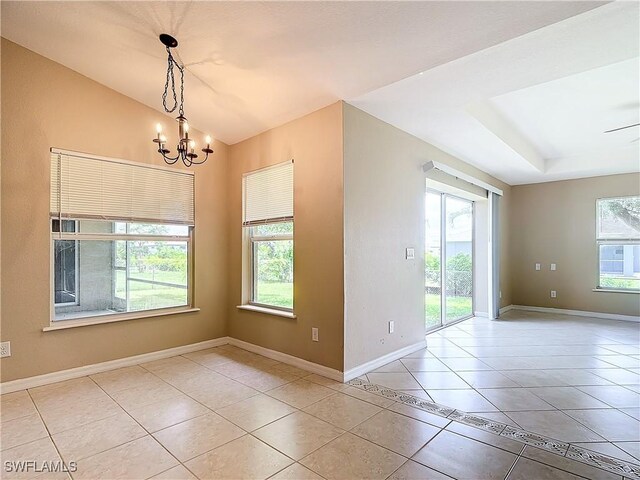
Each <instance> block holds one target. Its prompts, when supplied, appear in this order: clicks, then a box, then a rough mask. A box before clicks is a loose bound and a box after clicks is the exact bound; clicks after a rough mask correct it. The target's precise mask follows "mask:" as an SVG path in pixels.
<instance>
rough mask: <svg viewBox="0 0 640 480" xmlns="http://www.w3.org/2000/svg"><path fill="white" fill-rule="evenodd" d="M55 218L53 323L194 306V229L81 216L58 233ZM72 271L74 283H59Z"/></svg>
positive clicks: (53, 230) (53, 233)
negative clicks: (191, 292)
mask: <svg viewBox="0 0 640 480" xmlns="http://www.w3.org/2000/svg"><path fill="white" fill-rule="evenodd" d="M56 222H58V221H57V220H53V222H52V239H53V250H54V252H55V256H54V271H55V273H56V279H55V314H54V317H53V320H54V321H60V320H70V319H76V318H84V317H92V316H100V315H111V314H117V313H131V312H140V311H145V310H155V309H161V308H169V307H186V306H189V304H190V298H189V282H188V278H189V253H190V244H191V238H190V228H189V227H186V226H182V225H152V224H137V223H124V222H105V221H98V220H80V221H77V222H72V223H75V224H77V225H79V228H78V230H77V231H76V230H75V229H74V230H65V231H64V232H59V231H56V225H55V223H56ZM64 222H67V221H65V220H63V223H64ZM69 250H71V251H72V253H69V254H68V255H66V256H64V255H59V254H58V252H65V251H69ZM68 258H72V259H73V261H72V262H70V261H69V260H68ZM69 264H70V265H69ZM69 271H71V272H72V274H73V276H72V279H73V282H70V283H64V282H59V281H58V276H59V275H58V272H61V275H60V277H61V278H63V279H66V278H67V277H68V276H70V275H69V274H68V272H69ZM69 284H71V285H72V286H73V288H69V287H67V285H69ZM59 286H60V287H64V288H60V287H59ZM63 295H66V296H63ZM60 300H64V301H60Z"/></svg>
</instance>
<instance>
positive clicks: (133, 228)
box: [69, 220, 189, 237]
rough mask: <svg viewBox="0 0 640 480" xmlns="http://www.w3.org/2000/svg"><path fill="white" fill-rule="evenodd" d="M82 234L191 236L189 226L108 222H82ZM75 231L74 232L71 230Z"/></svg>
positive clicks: (80, 222)
mask: <svg viewBox="0 0 640 480" xmlns="http://www.w3.org/2000/svg"><path fill="white" fill-rule="evenodd" d="M79 224H80V233H94V234H95V233H106V234H109V233H116V234H118V235H155V236H165V235H166V236H174V237H175V236H182V237H186V236H188V235H189V227H188V226H187V225H165V224H153V223H126V222H106V221H100V220H80V221H79ZM69 231H73V230H69Z"/></svg>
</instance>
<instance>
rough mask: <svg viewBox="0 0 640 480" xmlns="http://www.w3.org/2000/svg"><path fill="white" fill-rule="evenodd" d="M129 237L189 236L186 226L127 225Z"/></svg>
mask: <svg viewBox="0 0 640 480" xmlns="http://www.w3.org/2000/svg"><path fill="white" fill-rule="evenodd" d="M128 227H129V230H128V232H127V233H129V234H130V235H170V236H186V235H189V227H188V226H186V225H162V224H152V223H129V224H128Z"/></svg>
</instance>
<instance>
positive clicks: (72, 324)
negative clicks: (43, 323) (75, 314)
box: [42, 307, 200, 332]
mask: <svg viewBox="0 0 640 480" xmlns="http://www.w3.org/2000/svg"><path fill="white" fill-rule="evenodd" d="M199 311H200V309H199V308H194V307H181V308H171V309H162V310H150V311H147V312H132V313H117V314H111V315H101V316H96V317H85V318H82V319H78V320H56V321H52V322H51V324H50V325H49V326H48V327H44V328H43V329H42V331H43V332H50V331H52V330H64V329H67V328H76V327H86V326H88V325H98V324H101V323H114V322H124V321H127V320H136V319H138V318H151V317H164V316H166V315H176V314H179V313H191V312H199Z"/></svg>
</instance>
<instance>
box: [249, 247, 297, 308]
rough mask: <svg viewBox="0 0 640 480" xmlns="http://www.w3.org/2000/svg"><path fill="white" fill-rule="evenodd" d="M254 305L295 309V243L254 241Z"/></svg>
mask: <svg viewBox="0 0 640 480" xmlns="http://www.w3.org/2000/svg"><path fill="white" fill-rule="evenodd" d="M253 262H254V263H253V283H254V286H253V302H254V303H260V304H263V305H271V306H275V307H281V308H289V309H293V240H269V241H254V242H253Z"/></svg>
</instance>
